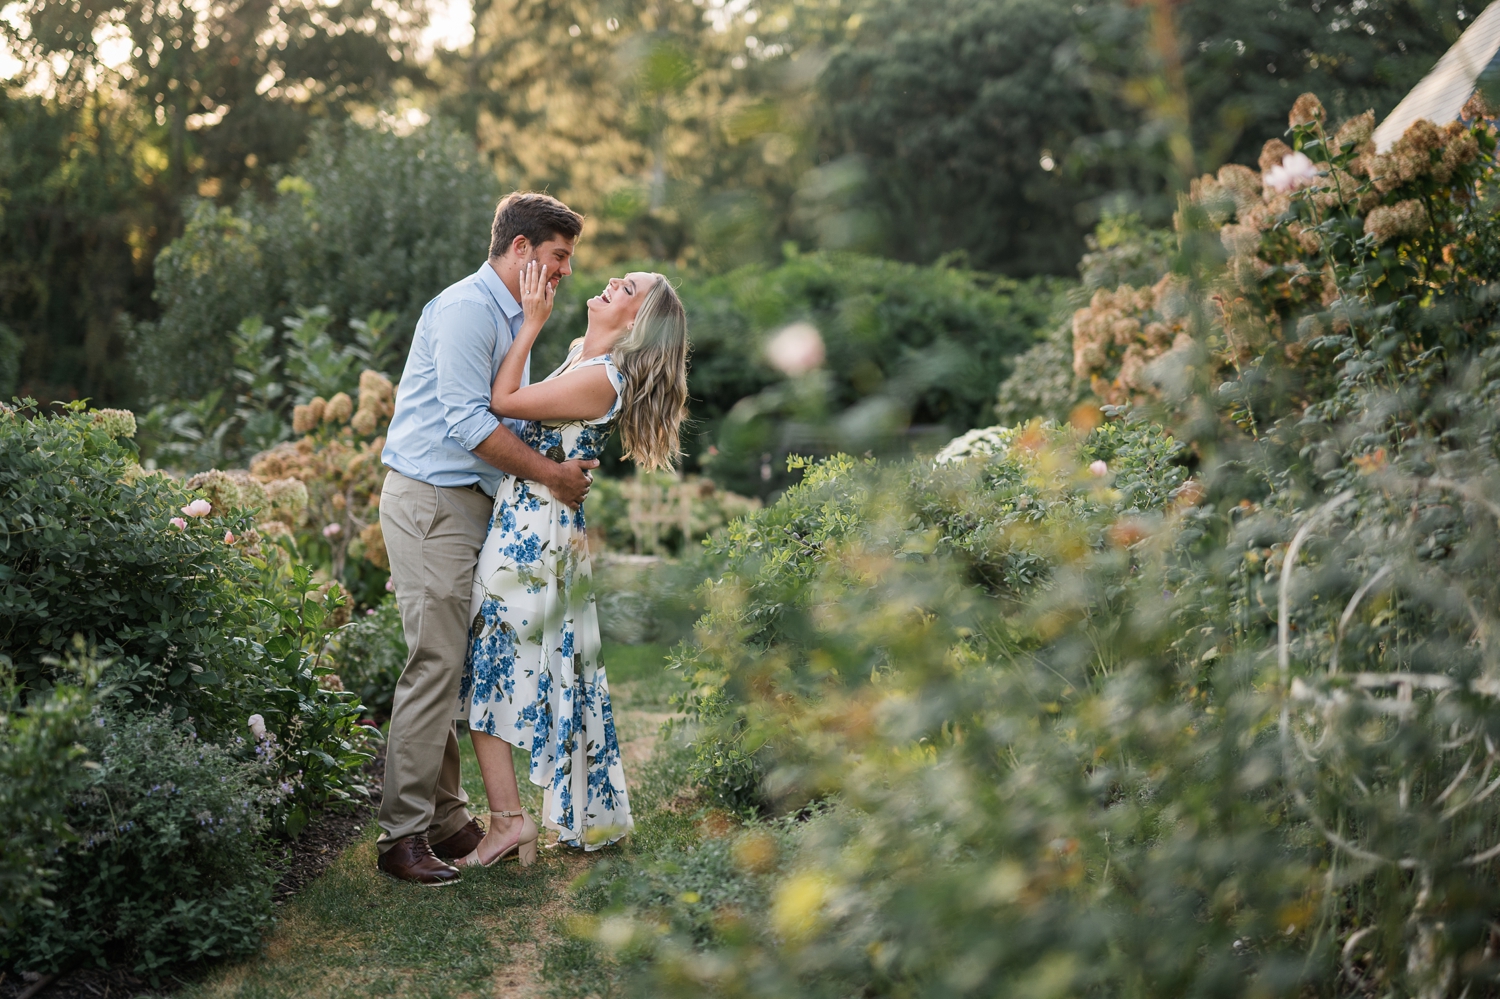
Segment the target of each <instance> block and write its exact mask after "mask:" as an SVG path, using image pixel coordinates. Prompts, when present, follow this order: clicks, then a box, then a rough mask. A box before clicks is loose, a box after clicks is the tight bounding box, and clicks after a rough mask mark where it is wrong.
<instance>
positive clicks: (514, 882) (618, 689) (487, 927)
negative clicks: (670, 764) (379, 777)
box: [180, 645, 693, 999]
mask: <svg viewBox="0 0 1500 999" xmlns="http://www.w3.org/2000/svg"><path fill="white" fill-rule="evenodd" d="M664 652H665V650H664V649H663V648H661V647H660V646H650V645H641V646H607V647H606V649H605V663H606V667H607V668H608V670H609V676H610V687H611V692H612V700H613V704H614V709H615V719H616V725H617V728H618V731H619V735H620V740H621V746H622V752H623V754H624V757H625V772H626V780H627V782H628V784H629V788H630V794H631V807H632V811H633V813H634V815H635V819H636V822H637V832H636V838H640V837H641V836H643V835H644V836H646V837H648V838H649V839H652V840H656V839H658V838H659V837H662V836H668V837H681V836H692V835H693V832H692V820H691V818H690V817H689V816H688V815H686V814H682V813H683V809H682V808H681V807H680V805H681V801H680V800H679V799H680V793H681V789H680V788H674V787H670V786H666V785H667V784H668V783H670V782H669V781H664V780H663V779H662V776H663V775H661V774H655V773H654V772H653V770H652V768H650V767H648V763H649V761H650V760H651V758H652V754H653V750H654V749H655V746H656V741H657V730H658V728H659V727H660V724H661V722H662V721H664V720H666V719H667V718H668V717H670V710H671V709H670V705H669V704H668V697H669V696H670V694H671V693H672V692H673V691H674V690H675V689H676V688H677V684H678V683H679V682H680V681H679V680H678V679H677V678H676V677H675V676H674V675H672V674H669V673H666V672H665V671H664V670H663V669H662V656H663V653H664ZM462 745H463V748H464V778H465V779H464V786H465V789H466V790H467V791H468V793H469V796H470V798H471V799H472V802H473V803H472V805H471V807H472V808H473V810H474V811H475V812H476V813H480V814H483V811H484V810H485V807H486V804H485V796H484V786H483V784H482V783H481V782H480V780H479V770H478V767H477V765H476V764H475V762H474V758H473V752H472V749H471V748H470V746H469V742H468V740H467V739H465V740H462ZM517 757H518V758H517V765H518V768H519V769H521V772H522V773H524V772H525V771H524V767H525V754H524V753H519V752H518V754H517ZM522 797H523V801H524V802H525V804H526V807H527V808H528V809H530V810H531V811H532V814H533V815H536V814H537V809H539V808H540V805H541V792H540V789H538V788H536V787H534V786H532V785H531V784H529V783H527V782H526V781H524V780H523V781H522ZM376 832H377V830H376V828H375V826H374V825H373V823H372V824H371V826H370V828H368V829H367V830H365V833H364V835H363V836H362V837H361V839H360V840H359V841H357V842H356V843H355V844H354V845H352V846H351V847H349V848H348V849H347V850H346V851H345V852H344V855H343V856H341V857H340V858H339V859H338V860H337V861H336V862H335V863H334V865H333V866H332V867H331V868H330V869H329V870H328V871H327V873H325V874H324V875H323V876H322V877H321V878H319V879H318V880H316V881H314V882H313V883H312V884H311V885H309V886H308V887H307V888H306V889H305V890H304V891H303V892H302V893H301V894H300V895H298V896H297V897H296V898H295V899H293V900H292V901H291V902H289V903H288V904H287V906H286V908H285V909H284V910H283V913H282V918H281V921H280V923H279V925H278V926H277V928H276V929H275V930H274V931H273V932H272V934H271V936H270V937H269V939H268V940H267V944H266V947H265V949H264V950H263V952H262V953H261V954H260V955H259V956H258V957H255V958H253V959H251V960H249V961H246V962H244V963H241V964H238V965H232V966H228V967H225V968H222V969H220V970H218V971H217V972H215V973H213V974H211V975H210V976H209V977H207V978H206V979H204V980H203V981H201V982H199V983H198V984H196V985H194V986H192V987H190V988H189V989H187V990H185V991H184V992H183V993H180V995H182V996H184V997H187V999H230V997H234V999H261V997H265V999H271V997H283V996H299V997H302V996H306V997H311V999H323V997H327V999H335V997H345V996H348V997H356V996H361V997H362V996H401V997H431V999H440V997H455V999H457V997H469V996H473V997H481V996H485V997H491V996H492V997H496V999H532V997H538V999H555V997H569V999H573V997H581V996H585V995H591V994H600V993H601V992H603V991H607V985H608V970H607V969H606V968H603V967H601V966H600V963H599V962H598V961H597V960H596V959H594V957H593V955H592V953H591V950H590V948H589V946H588V945H587V944H585V943H582V942H580V941H577V940H574V939H572V938H570V937H569V936H568V935H567V934H566V932H564V926H565V923H566V920H567V918H568V917H569V916H570V915H572V914H573V913H574V903H573V892H571V891H570V890H569V886H570V884H571V883H572V882H574V881H575V880H576V879H577V878H578V877H579V876H580V875H582V874H584V873H585V872H586V871H587V870H588V868H589V867H590V866H591V865H593V864H595V863H598V862H599V861H600V860H602V859H605V858H607V857H611V856H613V857H617V858H618V857H623V856H627V855H628V854H629V852H630V850H631V849H632V848H631V847H630V846H629V845H623V846H616V847H609V848H606V849H604V850H601V851H599V852H597V853H593V854H588V855H583V854H580V853H577V852H576V851H571V850H564V851H543V855H542V857H541V858H540V859H539V861H538V862H537V863H536V864H535V865H533V866H532V867H530V868H525V869H523V868H521V867H520V866H519V865H518V864H515V863H502V864H499V865H496V866H495V867H494V868H491V869H489V870H483V869H479V870H473V871H466V872H465V873H464V876H463V880H462V881H461V882H460V883H459V884H457V885H454V886H452V887H445V888H440V889H433V888H419V887H416V886H413V885H403V884H398V883H396V882H393V881H391V880H389V879H387V878H384V877H381V876H380V875H379V874H377V873H376V871H375V835H376Z"/></svg>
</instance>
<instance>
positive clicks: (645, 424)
mask: <svg viewBox="0 0 1500 999" xmlns="http://www.w3.org/2000/svg"><path fill="white" fill-rule="evenodd" d="M552 295H553V291H552V286H551V283H550V282H549V281H548V280H547V270H546V267H545V266H544V265H541V264H539V263H536V262H533V263H531V264H528V265H526V267H525V268H524V269H523V271H522V274H521V306H522V309H523V312H524V320H523V323H522V326H521V330H520V332H519V333H517V334H516V338H515V342H514V343H513V344H512V345H511V348H510V351H509V352H508V353H507V354H506V355H505V360H504V361H503V362H502V363H501V365H500V371H499V373H498V374H497V375H496V376H495V384H494V386H493V389H492V391H491V396H490V408H491V409H492V410H493V411H494V412H495V414H496V415H497V416H503V417H511V418H515V419H523V420H530V421H533V422H532V423H530V424H529V425H528V427H527V430H526V432H525V433H523V434H522V439H523V440H525V441H526V442H527V443H528V444H530V445H531V446H532V447H534V448H536V449H537V450H538V451H540V452H542V453H543V454H545V455H547V456H548V457H550V458H552V459H553V460H554V461H566V460H568V459H570V458H593V457H596V456H597V455H598V454H599V452H600V451H602V450H603V449H604V442H605V440H606V439H607V438H608V437H609V434H610V431H611V430H612V429H616V428H618V429H619V431H620V438H621V442H622V443H623V445H624V452H625V456H626V457H628V458H631V459H633V460H634V461H635V462H636V464H638V465H642V466H644V467H646V468H652V469H654V468H663V467H669V466H670V465H671V464H672V462H673V460H675V459H676V457H677V455H678V449H679V441H678V429H679V427H680V425H681V423H682V418H683V413H684V409H685V405H686V402H687V346H688V345H687V316H686V315H685V314H684V312H683V309H682V302H681V301H680V300H679V299H678V297H677V293H676V292H675V291H674V290H673V289H672V286H671V284H669V283H668V282H667V279H666V278H664V277H662V276H661V275H660V274H648V273H639V272H637V273H632V274H627V275H626V276H625V277H623V278H614V279H612V280H611V281H610V282H609V285H608V286H607V287H606V288H605V289H604V291H603V292H601V293H600V294H599V295H597V296H595V297H594V298H591V299H589V301H588V331H587V333H586V334H585V335H584V337H583V339H582V340H579V341H577V342H576V343H574V344H573V347H572V350H571V351H569V353H568V357H567V360H565V361H564V362H563V364H562V366H561V367H559V368H558V369H557V370H556V371H554V372H552V374H550V375H548V376H547V378H546V379H544V380H542V381H540V382H538V383H536V384H534V385H530V386H527V387H526V388H522V387H521V373H522V371H523V369H524V368H525V366H526V359H527V356H528V355H529V354H530V352H531V347H532V344H533V343H535V342H536V337H537V334H538V333H539V332H540V331H541V328H542V324H543V323H545V322H546V321H547V317H548V316H549V315H551V313H552ZM589 578H590V571H589V554H588V543H587V538H586V536H585V534H584V521H583V509H582V507H580V508H579V509H578V510H577V511H576V512H574V511H572V510H569V509H568V508H567V507H566V506H563V505H562V504H561V503H558V502H555V501H554V500H553V499H552V497H551V495H550V494H549V493H548V492H547V490H546V488H545V487H542V486H539V485H537V484H535V483H532V482H528V481H526V480H524V479H517V478H515V477H514V476H509V475H508V476H506V477H505V479H504V480H503V481H502V482H501V484H500V488H499V490H497V491H496V493H495V508H494V511H493V513H492V514H491V516H490V528H489V536H488V537H487V538H486V539H485V543H484V547H483V548H482V549H480V554H479V566H478V569H477V570H476V572H475V576H474V598H473V604H472V611H471V612H472V614H473V616H474V618H473V620H474V623H473V625H472V630H471V631H470V633H469V656H468V662H467V664H466V668H465V670H464V684H463V692H462V710H463V712H464V717H465V718H467V720H468V723H469V733H470V735H471V737H472V738H473V740H474V755H475V756H477V757H478V758H479V769H480V773H481V774H482V775H483V777H484V788H485V793H486V794H487V795H488V797H489V800H490V809H491V811H490V827H489V830H488V832H487V833H486V834H485V837H484V839H483V840H481V841H480V843H479V846H478V847H476V848H475V849H474V851H473V852H472V853H470V854H469V855H468V856H467V857H464V858H462V859H461V860H459V861H458V866H460V867H465V866H472V865H475V864H481V865H484V866H489V865H490V864H493V863H495V862H496V861H497V860H499V859H501V858H502V857H505V856H507V855H509V854H510V853H512V852H515V853H516V854H517V856H518V857H519V859H520V861H521V863H522V864H523V865H527V864H531V863H532V862H533V861H534V860H535V859H536V850H537V840H538V833H539V830H538V829H537V826H536V823H535V822H534V821H533V820H532V818H531V816H529V815H527V814H525V812H523V811H522V810H521V798H520V790H519V788H518V786H517V783H516V772H515V768H514V766H513V765H512V763H511V748H510V747H511V746H513V745H514V746H520V747H522V748H523V749H525V750H527V751H528V752H530V753H531V774H530V776H531V781H532V783H534V784H538V785H540V786H541V787H543V788H545V789H546V793H545V795H544V797H543V801H544V804H543V811H544V812H545V816H544V819H545V825H546V827H547V828H552V829H556V830H557V833H558V842H560V843H566V844H568V845H570V846H579V847H583V848H584V849H586V850H597V849H598V848H599V847H601V846H604V845H606V844H608V843H613V842H614V841H615V840H617V839H619V838H620V837H621V836H624V835H625V834H626V833H627V832H629V831H630V829H631V825H632V822H631V818H630V802H629V799H628V797H627V796H626V793H625V775H624V771H623V769H622V767H621V765H620V746H619V742H618V740H617V739H616V738H615V725H614V719H613V717H612V715H611V712H610V705H609V686H608V684H607V683H606V681H605V676H604V666H603V664H602V663H600V661H599V615H598V611H597V608H596V607H595V603H594V595H593V593H592V592H591V591H590V586H589Z"/></svg>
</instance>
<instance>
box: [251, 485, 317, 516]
mask: <svg viewBox="0 0 1500 999" xmlns="http://www.w3.org/2000/svg"><path fill="white" fill-rule="evenodd" d="M261 488H262V489H264V490H265V494H266V501H267V503H268V504H269V506H270V512H271V515H272V516H273V517H274V518H275V519H277V520H282V521H285V522H287V523H288V524H296V523H299V522H301V520H302V516H303V514H305V513H306V512H307V498H308V497H307V485H306V484H305V483H304V482H303V481H302V480H301V479H293V478H279V479H272V480H270V481H269V482H266V483H264V484H263V485H262V486H261Z"/></svg>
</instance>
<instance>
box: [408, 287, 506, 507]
mask: <svg viewBox="0 0 1500 999" xmlns="http://www.w3.org/2000/svg"><path fill="white" fill-rule="evenodd" d="M522 318H523V317H522V314H521V303H519V302H517V301H516V298H515V296H514V295H512V294H511V293H510V289H508V288H506V287H505V283H504V282H503V281H501V280H500V275H498V274H496V273H495V269H494V268H493V267H491V266H490V264H489V261H488V260H486V261H485V262H484V264H483V266H481V267H480V268H479V270H477V271H475V272H474V273H473V274H471V275H469V276H468V277H466V278H464V279H463V280H462V281H459V282H458V283H457V284H452V285H449V286H448V287H447V288H445V289H444V290H443V292H442V294H440V295H438V297H437V298H434V299H433V300H432V301H430V302H428V303H427V307H426V308H424V309H423V310H422V318H421V319H419V320H418V321H417V329H416V332H415V333H414V334H413V335H412V341H411V353H409V354H408V355H407V356H406V370H405V371H404V372H403V373H402V375H401V385H400V388H399V390H398V391H397V393H396V413H395V415H394V416H392V417H391V427H390V430H389V431H388V432H387V433H386V438H385V450H384V451H382V452H381V453H380V460H381V461H382V462H384V463H385V464H386V466H388V467H390V468H393V469H395V470H396V471H398V472H400V473H401V474H402V475H405V476H407V477H409V478H413V479H417V480H418V481H421V482H427V483H430V484H432V485H434V486H467V485H472V484H473V483H476V482H477V483H479V487H480V488H481V489H483V490H484V491H485V492H487V493H489V494H490V495H491V496H493V495H495V490H496V489H498V488H499V487H500V479H501V477H502V476H503V474H504V473H502V472H501V471H500V470H499V469H498V468H496V467H495V466H494V465H491V464H490V463H489V462H487V461H485V460H483V459H482V458H479V457H478V456H476V455H475V454H474V449H475V448H476V447H478V446H479V444H480V442H482V441H483V440H485V438H487V437H489V435H490V434H492V433H494V432H495V428H496V427H498V426H499V425H500V420H499V419H497V418H496V417H495V414H494V413H491V412H490V386H491V385H493V384H494V381H495V375H496V374H497V373H498V372H499V371H500V362H501V360H503V359H504V357H505V353H506V351H508V350H510V345H511V343H512V342H514V340H515V335H516V332H517V331H518V330H519V329H520V328H521V320H522ZM530 380H531V362H530V361H529V360H528V361H527V364H526V370H525V372H523V373H522V375H521V384H522V385H525V384H527V383H528V382H529V381H530ZM505 423H506V425H507V426H508V427H510V429H511V430H513V431H517V432H519V430H520V429H521V425H522V421H520V420H506V421H505Z"/></svg>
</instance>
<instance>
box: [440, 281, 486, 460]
mask: <svg viewBox="0 0 1500 999" xmlns="http://www.w3.org/2000/svg"><path fill="white" fill-rule="evenodd" d="M495 335H496V329H495V319H494V317H493V316H492V315H491V314H490V312H489V311H488V310H487V309H485V308H484V306H482V305H480V304H479V303H477V302H462V301H460V302H453V303H452V304H450V305H447V306H444V307H443V310H442V311H441V312H439V313H438V314H437V315H436V316H434V317H433V322H432V361H433V368H434V370H435V373H436V378H437V399H438V403H439V404H440V405H441V406H442V407H443V420H444V422H445V423H446V424H447V427H448V436H449V437H451V438H453V439H454V440H455V441H457V442H458V443H459V444H460V445H461V446H462V447H463V448H464V449H465V450H467V451H472V450H474V449H475V448H476V447H478V446H479V445H480V443H481V442H483V441H484V440H485V439H486V438H487V437H489V436H490V434H492V433H494V432H495V428H496V427H498V426H499V425H500V421H499V419H497V418H496V416H495V414H494V413H491V412H490V367H491V357H492V356H493V355H492V353H491V352H492V350H493V349H494V344H495Z"/></svg>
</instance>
